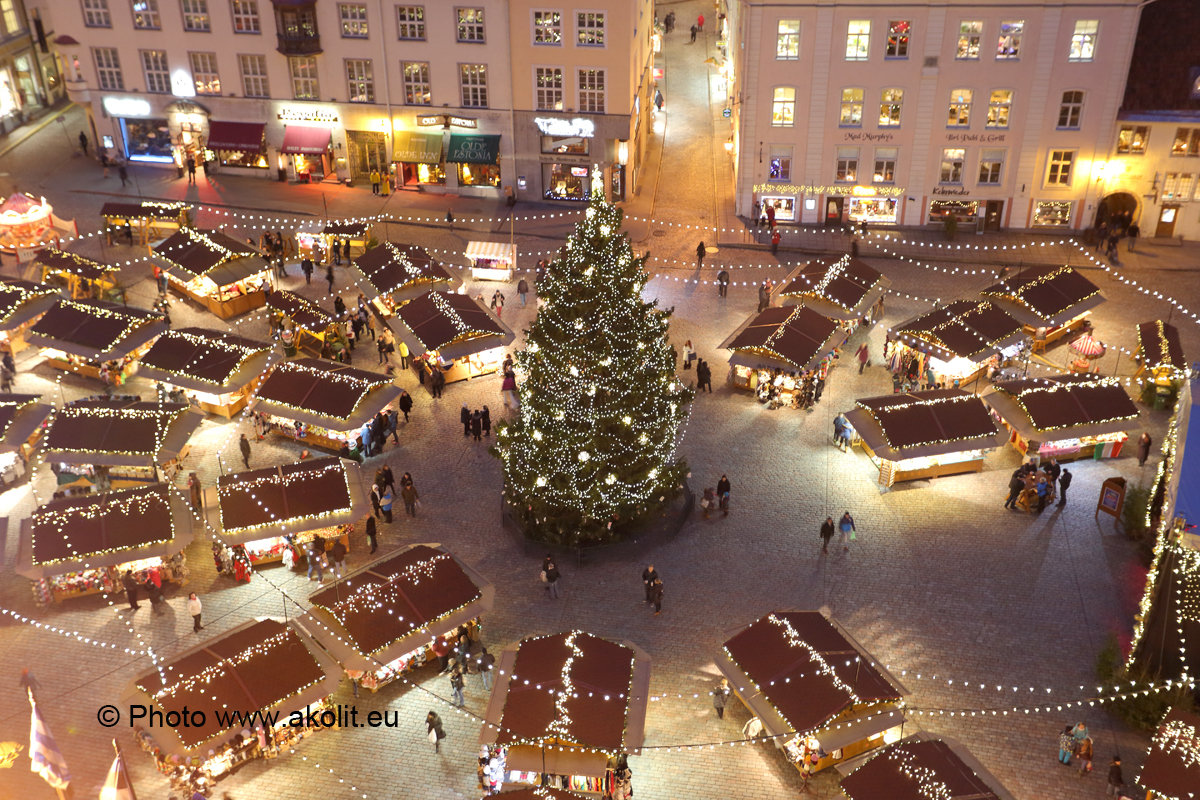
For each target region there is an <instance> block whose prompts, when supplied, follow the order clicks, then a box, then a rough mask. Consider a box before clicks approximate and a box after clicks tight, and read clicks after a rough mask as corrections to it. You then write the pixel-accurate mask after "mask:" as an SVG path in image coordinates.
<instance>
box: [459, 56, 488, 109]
mask: <svg viewBox="0 0 1200 800" xmlns="http://www.w3.org/2000/svg"><path fill="white" fill-rule="evenodd" d="M458 85H459V88H460V89H461V90H462V104H463V108H487V104H488V96H487V64H459V65H458Z"/></svg>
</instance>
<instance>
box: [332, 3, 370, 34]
mask: <svg viewBox="0 0 1200 800" xmlns="http://www.w3.org/2000/svg"><path fill="white" fill-rule="evenodd" d="M338 17H340V18H341V21H342V38H343V39H366V38H367V7H366V6H365V5H362V4H360V3H342V4H340V5H339V6H338Z"/></svg>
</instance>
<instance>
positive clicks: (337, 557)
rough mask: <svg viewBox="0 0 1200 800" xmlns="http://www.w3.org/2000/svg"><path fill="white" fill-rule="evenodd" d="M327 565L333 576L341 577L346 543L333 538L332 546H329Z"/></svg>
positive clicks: (343, 571) (343, 568)
mask: <svg viewBox="0 0 1200 800" xmlns="http://www.w3.org/2000/svg"><path fill="white" fill-rule="evenodd" d="M329 565H330V566H329V569H330V571H331V572H333V574H334V576H335V577H338V578H341V577H342V576H343V574H344V573H345V572H346V545H344V544H342V540H341V539H335V540H334V542H333V547H331V548H329Z"/></svg>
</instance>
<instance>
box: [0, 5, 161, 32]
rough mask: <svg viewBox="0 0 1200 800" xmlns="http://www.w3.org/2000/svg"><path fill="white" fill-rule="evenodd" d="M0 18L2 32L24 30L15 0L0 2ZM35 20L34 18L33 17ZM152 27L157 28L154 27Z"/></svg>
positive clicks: (156, 9) (156, 7)
mask: <svg viewBox="0 0 1200 800" xmlns="http://www.w3.org/2000/svg"><path fill="white" fill-rule="evenodd" d="M154 13H155V14H156V15H157V14H158V6H157V5H156V6H155V7H154ZM0 17H3V19H4V30H6V31H8V32H9V33H10V34H11V33H20V32H21V31H23V30H25V24H24V23H23V22H22V21H21V15H20V14H18V13H17V0H0ZM35 19H36V17H35ZM154 27H156V28H157V27H158V26H157V25H155V26H154Z"/></svg>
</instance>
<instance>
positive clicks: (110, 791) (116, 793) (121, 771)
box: [100, 739, 137, 800]
mask: <svg viewBox="0 0 1200 800" xmlns="http://www.w3.org/2000/svg"><path fill="white" fill-rule="evenodd" d="M113 749H114V750H116V751H117V757H116V758H114V759H113V763H112V766H111V767H109V768H108V777H107V778H105V779H104V787H103V788H101V789H100V800H137V795H136V794H134V793H133V783H132V782H131V781H130V780H129V773H128V772H127V771H126V770H125V756H123V755H122V754H121V748H119V747H117V740H116V739H113Z"/></svg>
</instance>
